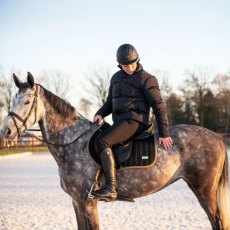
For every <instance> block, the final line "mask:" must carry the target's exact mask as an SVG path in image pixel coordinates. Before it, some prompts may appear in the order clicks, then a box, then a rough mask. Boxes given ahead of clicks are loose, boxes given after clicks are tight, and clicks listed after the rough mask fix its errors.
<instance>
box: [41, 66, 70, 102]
mask: <svg viewBox="0 0 230 230" xmlns="http://www.w3.org/2000/svg"><path fill="white" fill-rule="evenodd" d="M42 78H43V79H45V81H44V84H45V86H46V87H47V88H49V89H50V90H51V91H52V92H53V93H54V94H56V95H57V96H59V97H61V98H63V99H68V97H69V96H70V94H71V92H72V89H73V85H72V84H71V82H70V77H69V76H68V75H67V74H65V73H63V72H62V71H61V70H53V71H45V72H44V73H43V74H42Z"/></svg>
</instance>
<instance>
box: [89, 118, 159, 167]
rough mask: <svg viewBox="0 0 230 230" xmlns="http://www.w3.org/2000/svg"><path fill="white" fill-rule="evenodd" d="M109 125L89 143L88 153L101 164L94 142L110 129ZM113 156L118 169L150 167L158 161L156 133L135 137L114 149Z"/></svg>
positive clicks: (105, 125)
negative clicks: (98, 136)
mask: <svg viewBox="0 0 230 230" xmlns="http://www.w3.org/2000/svg"><path fill="white" fill-rule="evenodd" d="M109 127H110V125H109V124H108V123H104V124H103V125H101V126H100V127H98V129H97V130H96V131H95V132H94V133H93V134H92V136H91V138H90V140H89V142H88V151H89V153H90V154H91V156H92V158H93V159H94V160H95V161H96V162H97V163H98V164H100V159H98V157H97V154H96V153H95V149H94V141H95V139H96V137H97V135H100V133H101V132H103V131H104V130H106V129H107V128H109ZM112 150H113V154H114V158H115V161H116V167H117V168H123V167H131V166H148V165H151V164H153V163H154V162H155V159H156V141H155V135H154V133H152V132H151V133H150V132H149V131H147V132H143V133H141V134H138V136H134V137H133V138H132V139H131V140H129V141H128V142H126V143H121V144H119V145H116V146H114V147H113V149H112Z"/></svg>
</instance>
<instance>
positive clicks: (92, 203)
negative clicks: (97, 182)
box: [73, 199, 99, 230]
mask: <svg viewBox="0 0 230 230" xmlns="http://www.w3.org/2000/svg"><path fill="white" fill-rule="evenodd" d="M97 203H98V201H96V200H92V199H91V200H89V199H88V200H84V201H82V202H76V201H73V207H74V210H75V214H76V217H77V225H78V230H99V219H98V210H97Z"/></svg>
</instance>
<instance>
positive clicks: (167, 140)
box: [159, 137, 173, 149]
mask: <svg viewBox="0 0 230 230" xmlns="http://www.w3.org/2000/svg"><path fill="white" fill-rule="evenodd" d="M160 144H162V145H163V147H164V148H165V149H170V148H171V147H172V145H173V141H172V138H171V137H159V145H160Z"/></svg>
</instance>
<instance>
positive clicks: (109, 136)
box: [95, 120, 147, 156]
mask: <svg viewBox="0 0 230 230" xmlns="http://www.w3.org/2000/svg"><path fill="white" fill-rule="evenodd" d="M146 127H147V126H146V125H144V124H142V123H140V122H138V121H134V120H121V121H118V122H116V123H114V124H113V125H112V126H111V127H109V128H108V129H106V130H105V131H103V132H102V133H101V134H100V135H99V136H98V137H97V138H96V140H95V149H96V152H97V154H98V156H99V155H100V153H101V152H102V150H103V149H105V148H112V146H113V145H116V144H119V143H121V142H125V141H127V140H128V139H130V138H131V137H132V136H133V135H135V134H137V133H138V132H140V131H142V130H144V129H146Z"/></svg>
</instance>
